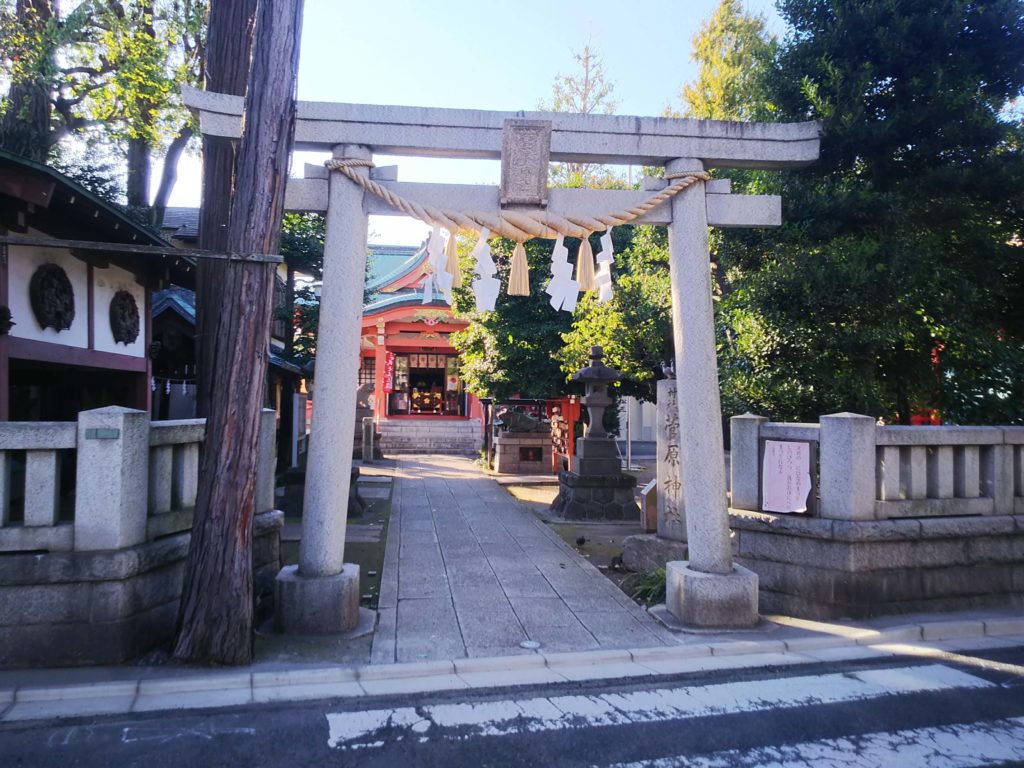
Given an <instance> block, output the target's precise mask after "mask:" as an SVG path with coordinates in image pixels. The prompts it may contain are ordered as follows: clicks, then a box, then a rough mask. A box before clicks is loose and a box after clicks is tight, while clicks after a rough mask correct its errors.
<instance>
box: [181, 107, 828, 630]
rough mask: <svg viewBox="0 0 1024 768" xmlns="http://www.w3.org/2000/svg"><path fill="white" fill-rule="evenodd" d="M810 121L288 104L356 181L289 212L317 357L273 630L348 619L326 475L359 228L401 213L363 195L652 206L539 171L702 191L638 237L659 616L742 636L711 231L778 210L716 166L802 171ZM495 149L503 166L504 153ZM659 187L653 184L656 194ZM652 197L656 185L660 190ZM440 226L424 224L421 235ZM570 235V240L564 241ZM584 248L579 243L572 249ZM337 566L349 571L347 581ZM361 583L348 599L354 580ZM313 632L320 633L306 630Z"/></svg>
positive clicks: (343, 395) (349, 365)
mask: <svg viewBox="0 0 1024 768" xmlns="http://www.w3.org/2000/svg"><path fill="white" fill-rule="evenodd" d="M185 90H186V92H185V94H184V96H185V101H186V103H187V104H188V105H189V107H191V108H192V109H193V110H195V111H196V112H197V113H198V115H199V118H200V127H201V130H202V132H203V133H204V134H206V135H210V136H221V137H228V138H235V137H238V136H239V135H240V132H241V131H240V128H241V115H242V98H241V97H234V96H226V95H222V94H214V93H206V92H202V91H196V90H191V89H185ZM819 140H820V130H819V127H818V125H817V124H816V123H790V124H770V123H735V122H723V121H713V120H689V119H671V118H654V117H651V118H644V117H624V116H614V115H576V114H563V113H540V112H517V113H505V112H489V111H480V110H454V109H435V108H418V107H393V106H374V105H367V104H332V103H323V102H301V101H300V102H299V103H298V105H297V116H296V125H295V145H294V146H295V149H298V150H320V151H330V152H332V154H333V156H334V158H336V159H338V158H345V159H348V160H349V161H351V164H352V167H348V168H345V169H344V171H345V173H342V172H341V171H340V170H332V171H328V170H327V169H326V168H323V167H314V166H306V172H305V178H302V179H291V180H289V183H288V188H287V195H286V202H285V205H286V208H288V209H289V210H297V211H317V212H326V215H327V232H326V238H325V241H324V271H323V289H322V292H321V309H320V330H319V336H318V345H317V384H316V387H317V392H316V395H317V396H316V398H315V400H314V405H313V423H312V435H311V441H310V451H309V458H308V464H307V471H306V491H305V505H304V508H303V518H302V543H301V548H300V552H299V565H298V568H297V570H294V567H293V570H292V571H290V572H288V573H286V572H285V571H282V574H281V576H280V577H279V586H280V588H281V592H280V596H281V601H282V605H281V608H282V609H283V615H284V616H285V617H286V619H285V623H286V626H285V629H286V630H287V629H288V628H289V627H288V626H287V624H288V622H289V618H288V617H296V618H295V621H294V626H303V627H308V626H309V621H310V620H313V621H314V622H315V624H316V627H317V629H319V631H345V630H348V629H351V628H352V627H353V626H354V624H355V622H356V619H357V616H356V613H357V605H358V595H359V588H358V569H357V568H355V567H354V566H353V567H352V568H350V567H349V566H346V565H344V561H343V550H344V542H345V523H346V501H347V499H348V484H349V473H348V472H345V471H338V467H337V466H336V464H337V463H338V462H339V461H341V458H339V457H343V456H346V455H348V454H346V452H345V451H346V446H348V449H349V450H350V449H351V440H352V434H351V424H352V419H353V418H354V414H355V405H356V403H355V394H356V388H355V381H356V378H357V370H358V354H359V328H360V317H361V313H362V289H363V276H364V274H365V262H366V238H367V216H368V215H370V214H374V215H407V214H406V213H404V212H402V211H399V210H396V208H395V207H394V206H393V205H392V204H390V203H389V202H387V201H386V200H385V199H383V198H382V197H380V196H379V195H377V194H370V193H368V192H365V191H364V187H363V186H360V185H358V184H357V183H354V182H353V178H354V177H355V176H360V177H361V179H360V181H362V183H363V185H364V186H365V185H366V183H367V181H368V180H373V181H375V183H376V185H377V187H378V189H379V190H382V191H383V192H385V193H388V194H390V195H393V196H395V197H397V198H401V199H404V200H408V201H415V202H416V204H417V205H420V206H422V207H423V208H424V209H444V210H465V211H481V210H483V211H493V212H495V213H496V214H497V213H500V212H502V211H503V209H504V211H505V212H509V211H511V210H516V211H519V210H530V209H533V210H541V211H543V212H544V213H545V214H550V215H552V216H554V217H559V216H561V217H566V218H568V219H573V218H579V217H584V218H586V217H590V218H596V217H598V216H600V215H602V214H604V213H607V212H609V211H621V210H624V209H628V208H630V207H633V206H637V205H639V204H640V203H642V202H643V201H646V200H648V199H650V197H651V191H650V190H590V189H549V188H547V186H546V179H547V163H548V162H549V161H553V162H576V163H601V164H615V165H642V166H663V167H664V168H665V171H666V175H667V176H670V177H672V176H675V177H678V176H686V175H689V176H691V177H693V180H694V181H696V182H697V183H694V184H692V185H691V186H689V187H688V188H686V189H684V190H683V191H681V192H679V193H678V194H676V195H675V196H674V197H672V198H671V199H670V200H668V201H666V202H665V203H663V204H661V205H658V206H657V207H655V208H653V209H651V210H648V211H647V212H646V213H644V214H643V215H642V216H640V217H639V218H637V219H636V220H635V222H630V223H638V224H662V225H667V226H668V227H669V251H670V274H671V283H672V325H673V335H674V342H675V356H676V375H677V379H678V382H679V388H678V407H679V424H680V434H681V435H683V436H685V439H683V440H682V441H681V445H680V463H681V475H682V482H683V488H682V499H683V506H684V508H685V510H686V531H687V539H688V543H689V556H690V560H689V561H688V562H679V563H669V565H668V568H667V569H666V570H667V573H668V576H667V584H666V587H667V607H668V609H669V611H670V612H672V613H673V614H674V615H675V616H676V617H677V618H678V619H680V620H681V621H682V622H684V623H686V624H692V625H698V626H709V627H710V626H743V625H750V624H753V623H754V622H756V621H757V576H756V575H755V574H754V573H752V572H750V571H748V570H746V569H744V568H742V567H741V566H738V565H735V564H734V563H733V561H732V551H731V544H730V539H729V520H728V510H727V506H726V489H725V469H724V465H723V462H722V455H723V450H724V449H723V440H722V419H721V405H720V402H719V389H718V369H717V361H716V357H715V335H714V314H713V309H712V299H711V272H710V268H709V253H708V227H709V226H716V227H763V226H777V225H779V224H780V223H781V200H780V198H779V197H777V196H771V195H749V196H748V195H732V194H730V187H729V182H728V181H727V180H722V181H717V180H715V181H711V180H706V179H704V174H703V172H704V171H706V170H709V169H711V168H750V169H785V168H798V167H801V166H803V165H806V164H808V163H811V162H813V161H814V160H816V159H817V158H818V151H819ZM503 150H504V151H503ZM374 154H386V155H409V156H425V157H447V158H453V159H457V158H491V159H500V160H502V161H503V166H502V167H503V174H502V184H501V187H495V186H481V185H460V184H422V183H408V182H399V181H397V174H395V173H394V170H393V169H373V170H371V168H370V167H369V166H370V165H371V163H370V161H371V159H372V157H373V155H374ZM655 184H657V182H655ZM661 184H664V182H661ZM432 223H436V222H432ZM567 234H572V233H567ZM574 236H579V235H574ZM343 566H344V567H343ZM353 581H354V582H355V583H352V582H353ZM311 617H315V618H311Z"/></svg>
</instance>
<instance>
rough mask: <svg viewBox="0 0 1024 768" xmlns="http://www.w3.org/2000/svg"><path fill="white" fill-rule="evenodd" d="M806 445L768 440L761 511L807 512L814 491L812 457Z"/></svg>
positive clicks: (762, 477)
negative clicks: (812, 484)
mask: <svg viewBox="0 0 1024 768" xmlns="http://www.w3.org/2000/svg"><path fill="white" fill-rule="evenodd" d="M810 450H811V449H810V446H809V445H808V444H807V443H794V442H786V441H781V440H765V442H764V461H763V462H762V469H761V499H762V501H761V509H763V510H764V511H765V512H806V511H807V496H808V494H810V492H811V472H810V466H811V454H810Z"/></svg>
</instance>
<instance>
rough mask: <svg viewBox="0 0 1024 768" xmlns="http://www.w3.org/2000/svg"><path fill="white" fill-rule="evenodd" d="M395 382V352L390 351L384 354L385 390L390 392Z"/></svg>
mask: <svg viewBox="0 0 1024 768" xmlns="http://www.w3.org/2000/svg"><path fill="white" fill-rule="evenodd" d="M394 383H395V353H394V352H388V353H386V354H385V355H384V391H385V392H390V391H391V390H392V389H393V388H394Z"/></svg>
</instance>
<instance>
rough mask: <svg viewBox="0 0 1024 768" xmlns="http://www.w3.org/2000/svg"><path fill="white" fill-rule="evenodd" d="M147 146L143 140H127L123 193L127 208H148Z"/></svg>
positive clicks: (148, 166)
mask: <svg viewBox="0 0 1024 768" xmlns="http://www.w3.org/2000/svg"><path fill="white" fill-rule="evenodd" d="M149 176H150V165H149V145H148V144H147V143H146V140H145V139H129V140H128V174H127V178H126V179H125V193H126V197H127V198H128V207H129V208H146V207H148V206H149Z"/></svg>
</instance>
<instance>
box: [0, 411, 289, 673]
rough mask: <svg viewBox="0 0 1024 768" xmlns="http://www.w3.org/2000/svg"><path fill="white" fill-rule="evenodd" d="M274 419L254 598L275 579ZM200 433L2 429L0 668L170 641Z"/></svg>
mask: <svg viewBox="0 0 1024 768" xmlns="http://www.w3.org/2000/svg"><path fill="white" fill-rule="evenodd" d="M275 428H276V424H275V413H274V411H271V410H264V411H263V414H262V416H261V423H260V437H259V461H258V471H257V477H256V499H255V509H256V512H257V515H256V517H255V521H254V558H253V561H254V571H255V573H256V579H257V588H258V592H259V594H261V595H263V596H264V597H265V596H267V595H270V594H272V591H273V579H274V576H275V575H276V573H277V570H278V569H279V567H280V562H279V560H280V555H279V551H280V549H279V532H280V527H281V525H282V522H283V521H282V518H281V513H280V512H275V511H274V464H275V458H276V457H275ZM205 429H206V426H205V420H203V419H187V420H182V421H162V422H150V420H149V415H148V414H147V413H146V412H144V411H136V410H131V409H127V408H119V407H112V408H101V409H98V410H93V411H85V412H83V413H80V414H79V417H78V421H77V423H76V422H68V423H63V422H21V423H18V422H6V423H0V667H3V666H26V665H33V664H47V665H61V664H76V663H81V664H90V663H116V662H119V661H123V660H125V659H127V658H131V657H132V656H133V655H136V654H138V653H141V652H144V651H146V650H148V649H149V648H151V647H154V646H155V645H159V644H160V643H161V642H163V641H165V640H166V639H168V638H169V637H170V634H171V633H172V632H173V629H174V622H175V619H176V615H177V603H178V599H179V597H180V594H181V580H182V568H183V566H184V558H185V555H186V553H187V550H188V540H189V535H190V531H191V528H192V516H193V511H194V508H195V502H196V492H197V487H198V475H199V456H200V450H201V447H202V443H203V440H204V437H205Z"/></svg>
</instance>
